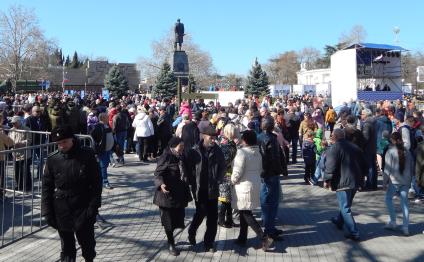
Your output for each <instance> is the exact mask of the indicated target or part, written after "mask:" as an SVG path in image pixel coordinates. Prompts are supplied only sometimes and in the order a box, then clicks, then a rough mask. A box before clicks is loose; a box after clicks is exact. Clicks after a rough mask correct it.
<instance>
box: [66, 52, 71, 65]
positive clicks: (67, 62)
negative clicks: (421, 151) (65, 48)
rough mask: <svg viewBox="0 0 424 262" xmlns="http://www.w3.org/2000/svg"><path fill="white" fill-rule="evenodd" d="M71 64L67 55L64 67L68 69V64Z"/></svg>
mask: <svg viewBox="0 0 424 262" xmlns="http://www.w3.org/2000/svg"><path fill="white" fill-rule="evenodd" d="M70 63H71V60H70V59H69V55H68V56H66V60H65V66H66V67H69V64H70Z"/></svg>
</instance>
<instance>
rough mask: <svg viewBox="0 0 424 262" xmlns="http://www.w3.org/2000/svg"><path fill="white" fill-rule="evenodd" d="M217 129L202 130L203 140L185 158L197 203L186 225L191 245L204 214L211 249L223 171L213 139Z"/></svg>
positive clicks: (222, 164) (222, 163) (223, 161)
mask: <svg viewBox="0 0 424 262" xmlns="http://www.w3.org/2000/svg"><path fill="white" fill-rule="evenodd" d="M215 138H216V131H215V129H214V128H213V127H211V126H209V127H208V128H206V129H205V130H203V131H202V140H201V141H200V142H199V143H198V145H196V146H195V147H194V148H193V149H192V150H191V151H190V153H189V158H187V168H188V180H189V183H190V186H191V191H192V194H193V198H194V200H195V204H196V213H195V214H194V217H193V221H192V223H191V225H190V228H189V229H188V239H189V242H190V244H191V245H195V244H196V231H197V229H198V228H199V226H200V224H201V223H202V221H203V219H204V218H205V217H206V218H207V220H206V232H205V236H204V239H203V241H204V247H205V250H206V251H209V252H214V251H215V247H214V242H215V237H216V232H217V228H218V196H219V184H220V183H221V182H222V180H223V178H224V174H225V167H226V166H225V158H224V154H223V153H222V151H221V148H220V147H219V146H218V145H217V144H216V143H215Z"/></svg>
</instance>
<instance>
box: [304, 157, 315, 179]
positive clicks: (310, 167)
mask: <svg viewBox="0 0 424 262" xmlns="http://www.w3.org/2000/svg"><path fill="white" fill-rule="evenodd" d="M316 165H317V164H316V161H313V162H312V163H308V164H306V163H305V174H304V175H303V179H304V180H305V182H306V183H308V182H309V181H310V180H311V179H313V176H314V174H315V167H316Z"/></svg>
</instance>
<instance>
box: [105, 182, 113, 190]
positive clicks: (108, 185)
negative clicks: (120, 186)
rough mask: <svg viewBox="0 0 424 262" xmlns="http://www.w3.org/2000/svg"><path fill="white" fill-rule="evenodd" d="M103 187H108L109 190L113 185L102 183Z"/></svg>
mask: <svg viewBox="0 0 424 262" xmlns="http://www.w3.org/2000/svg"><path fill="white" fill-rule="evenodd" d="M103 187H104V188H106V189H109V190H112V189H113V186H111V185H110V184H109V182H107V183H104V184H103Z"/></svg>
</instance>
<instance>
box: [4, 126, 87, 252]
mask: <svg viewBox="0 0 424 262" xmlns="http://www.w3.org/2000/svg"><path fill="white" fill-rule="evenodd" d="M6 132H8V136H9V137H14V138H15V139H17V140H19V139H20V141H21V143H16V142H17V141H14V142H15V146H14V148H13V149H9V150H4V151H0V183H1V184H0V212H1V213H0V227H1V228H0V232H1V242H0V248H1V247H3V246H4V245H7V244H10V243H12V242H14V241H17V240H19V239H21V238H23V237H25V236H28V235H30V234H32V233H34V232H37V231H39V230H41V229H42V228H44V227H46V226H47V225H46V223H45V221H44V220H43V219H42V217H41V187H42V184H41V181H42V177H43V171H44V163H45V162H46V159H47V157H48V156H49V155H50V154H51V153H53V152H54V151H56V150H57V143H53V142H50V141H51V140H50V133H49V132H34V131H25V130H7V131H6ZM75 136H76V137H77V139H78V140H79V141H80V144H81V145H83V146H88V147H92V148H94V140H93V138H92V137H91V136H89V135H75ZM31 143H32V145H31Z"/></svg>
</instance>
